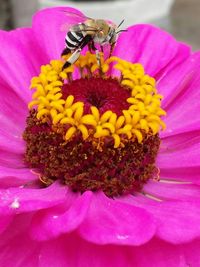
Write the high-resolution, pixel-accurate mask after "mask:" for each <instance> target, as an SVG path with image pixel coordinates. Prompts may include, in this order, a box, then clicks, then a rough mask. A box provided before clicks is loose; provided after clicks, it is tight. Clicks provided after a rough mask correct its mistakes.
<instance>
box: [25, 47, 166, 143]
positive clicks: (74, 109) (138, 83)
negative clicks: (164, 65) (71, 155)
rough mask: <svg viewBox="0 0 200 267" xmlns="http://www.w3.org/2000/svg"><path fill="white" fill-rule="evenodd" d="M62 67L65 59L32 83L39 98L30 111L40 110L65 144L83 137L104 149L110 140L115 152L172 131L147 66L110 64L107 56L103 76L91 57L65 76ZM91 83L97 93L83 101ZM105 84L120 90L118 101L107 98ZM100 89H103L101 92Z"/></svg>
mask: <svg viewBox="0 0 200 267" xmlns="http://www.w3.org/2000/svg"><path fill="white" fill-rule="evenodd" d="M65 59H66V58H64V60H65ZM62 66H63V59H60V60H52V61H50V63H49V64H47V65H44V66H42V67H41V72H40V74H39V75H38V76H37V77H34V78H32V80H31V86H30V88H31V89H33V90H34V93H33V100H32V101H31V102H30V103H29V105H28V106H29V109H30V110H36V118H37V119H38V120H39V121H40V122H43V123H48V124H49V125H51V128H52V130H53V131H55V132H56V133H60V134H62V136H63V140H64V141H66V142H69V141H71V140H72V139H73V138H75V136H76V135H79V134H81V136H82V139H83V140H88V141H91V142H93V144H100V143H101V144H102V143H104V142H105V138H106V137H109V138H112V140H113V146H114V148H119V147H124V145H125V143H126V142H127V140H132V141H134V140H137V142H138V143H142V142H143V140H144V139H145V138H146V136H147V135H157V134H158V133H159V131H160V130H164V129H165V128H166V126H165V123H164V122H163V120H162V116H164V115H166V112H165V111H164V110H163V109H162V108H161V100H162V96H161V95H160V94H158V92H157V89H156V81H155V79H154V78H153V77H151V76H149V75H148V74H146V73H145V70H144V68H143V66H142V65H141V64H139V63H131V62H127V61H125V60H122V59H120V58H118V57H110V58H108V59H105V58H104V55H103V54H101V71H100V70H99V65H98V64H97V60H96V56H95V55H94V54H91V53H89V52H87V53H86V54H85V55H81V56H80V58H79V59H78V60H77V62H76V63H75V65H73V66H70V67H68V68H66V69H64V70H62ZM111 67H112V68H114V69H117V70H118V71H119V73H120V75H119V76H118V78H116V77H112V75H110V70H111ZM77 75H78V77H79V78H78V79H77ZM77 80H78V81H79V82H78V81H77ZM83 80H84V81H83ZM86 82H87V83H88V84H89V83H90V82H91V83H92V82H93V83H94V85H93V87H94V88H93V90H92V89H91V90H90V92H89V93H88V92H86V93H85V95H84V96H81V97H80V94H81V92H80V90H79V87H81V86H80V84H81V83H82V84H83V83H86ZM103 82H104V84H106V83H107V84H108V83H110V84H111V85H110V87H112V86H113V87H116V88H117V89H116V90H115V91H113V95H114V94H115V96H112V97H108V96H107V92H106V91H105V90H103V87H104V85H103ZM99 84H100V85H99ZM98 85H99V88H100V89H96V88H95V87H98ZM72 87H73V90H72V89H70V88H72ZM101 88H102V90H101ZM82 90H83V89H82ZM107 90H111V89H109V88H108V89H107ZM117 90H118V91H117ZM100 91H102V92H100ZM99 92H100V93H99ZM88 94H89V96H88ZM84 97H85V99H84ZM107 98H109V99H110V100H109V101H110V102H109V101H108V100H107ZM112 98H114V100H113V99H112ZM88 99H89V100H88ZM116 99H117V100H116ZM121 99H123V101H122V102H123V104H122V105H121V106H120V111H119V108H118V107H117V108H116V107H114V104H113V105H112V103H113V102H115V101H118V102H119V103H120V101H121ZM106 101H107V102H106ZM88 102H90V103H89V104H88ZM105 102H106V104H105ZM102 106H103V107H102ZM105 106H106V108H105ZM116 106H117V105H116ZM109 107H112V108H109ZM97 147H98V148H100V146H99V145H97Z"/></svg>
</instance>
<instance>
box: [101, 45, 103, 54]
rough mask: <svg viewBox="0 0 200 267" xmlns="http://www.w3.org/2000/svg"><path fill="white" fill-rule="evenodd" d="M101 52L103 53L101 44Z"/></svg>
mask: <svg viewBox="0 0 200 267" xmlns="http://www.w3.org/2000/svg"><path fill="white" fill-rule="evenodd" d="M101 52H102V53H103V45H101Z"/></svg>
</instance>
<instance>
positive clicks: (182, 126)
mask: <svg viewBox="0 0 200 267" xmlns="http://www.w3.org/2000/svg"><path fill="white" fill-rule="evenodd" d="M195 58H196V60H198V61H196V64H197V63H198V62H200V54H198V57H197V55H196V56H195ZM191 60H192V59H191ZM194 62H195V61H194V60H193V61H192V63H194ZM190 67H191V66H190ZM185 72H187V70H185ZM175 74H176V73H174V74H173V78H172V76H171V77H170V76H169V77H168V78H167V80H168V83H169V87H170V81H171V83H172V79H173V81H175V84H176V86H175V87H174V93H173V94H172V95H171V98H170V102H169V100H167V101H168V102H166V104H167V116H166V118H165V122H166V124H167V130H166V131H165V132H164V133H163V135H162V137H165V136H169V135H175V134H178V133H182V132H189V131H195V130H198V125H199V124H200V116H199V108H200V103H199V101H197V99H199V97H200V72H199V67H198V68H197V67H195V68H192V67H191V69H190V70H189V71H188V73H187V74H185V75H183V76H182V75H181V76H180V77H179V78H176V77H178V74H177V76H176V75H175ZM180 79H181V81H180ZM177 80H178V81H180V82H179V83H176V81H177ZM169 97H170V96H169ZM191 115H192V116H191Z"/></svg>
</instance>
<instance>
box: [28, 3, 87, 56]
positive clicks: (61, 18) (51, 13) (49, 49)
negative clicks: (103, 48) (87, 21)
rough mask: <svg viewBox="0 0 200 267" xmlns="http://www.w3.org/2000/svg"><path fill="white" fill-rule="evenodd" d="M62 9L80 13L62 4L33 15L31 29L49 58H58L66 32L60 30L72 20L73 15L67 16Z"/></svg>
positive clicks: (63, 46) (63, 45) (63, 44)
mask: <svg viewBox="0 0 200 267" xmlns="http://www.w3.org/2000/svg"><path fill="white" fill-rule="evenodd" d="M63 11H66V12H70V11H71V12H75V13H80V14H82V13H81V12H79V11H78V10H77V9H74V8H70V7H64V6H63V7H56V8H47V9H43V10H41V11H39V12H38V13H36V15H35V16H34V17H33V30H34V32H35V34H36V38H37V41H38V43H39V44H40V45H41V46H42V49H43V51H45V53H47V55H48V57H49V60H51V59H58V58H60V56H61V53H62V51H63V49H64V48H65V35H66V32H64V31H61V28H62V25H63V24H71V23H72V22H73V21H74V20H73V17H71V16H70V17H69V16H67V15H66V14H65V13H64V12H63ZM47 22H48V27H47ZM73 24H74V23H73ZM41 32H42V34H41Z"/></svg>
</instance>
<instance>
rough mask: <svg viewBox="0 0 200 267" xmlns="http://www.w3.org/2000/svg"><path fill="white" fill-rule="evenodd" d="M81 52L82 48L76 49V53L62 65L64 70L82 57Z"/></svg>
mask: <svg viewBox="0 0 200 267" xmlns="http://www.w3.org/2000/svg"><path fill="white" fill-rule="evenodd" d="M80 54H81V48H78V49H77V50H75V51H74V53H73V54H72V55H71V56H70V57H69V58H68V59H67V61H66V62H65V64H64V65H63V67H62V70H64V69H66V68H68V67H69V66H71V65H72V64H74V63H75V62H76V61H77V59H78V58H79V57H80Z"/></svg>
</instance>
